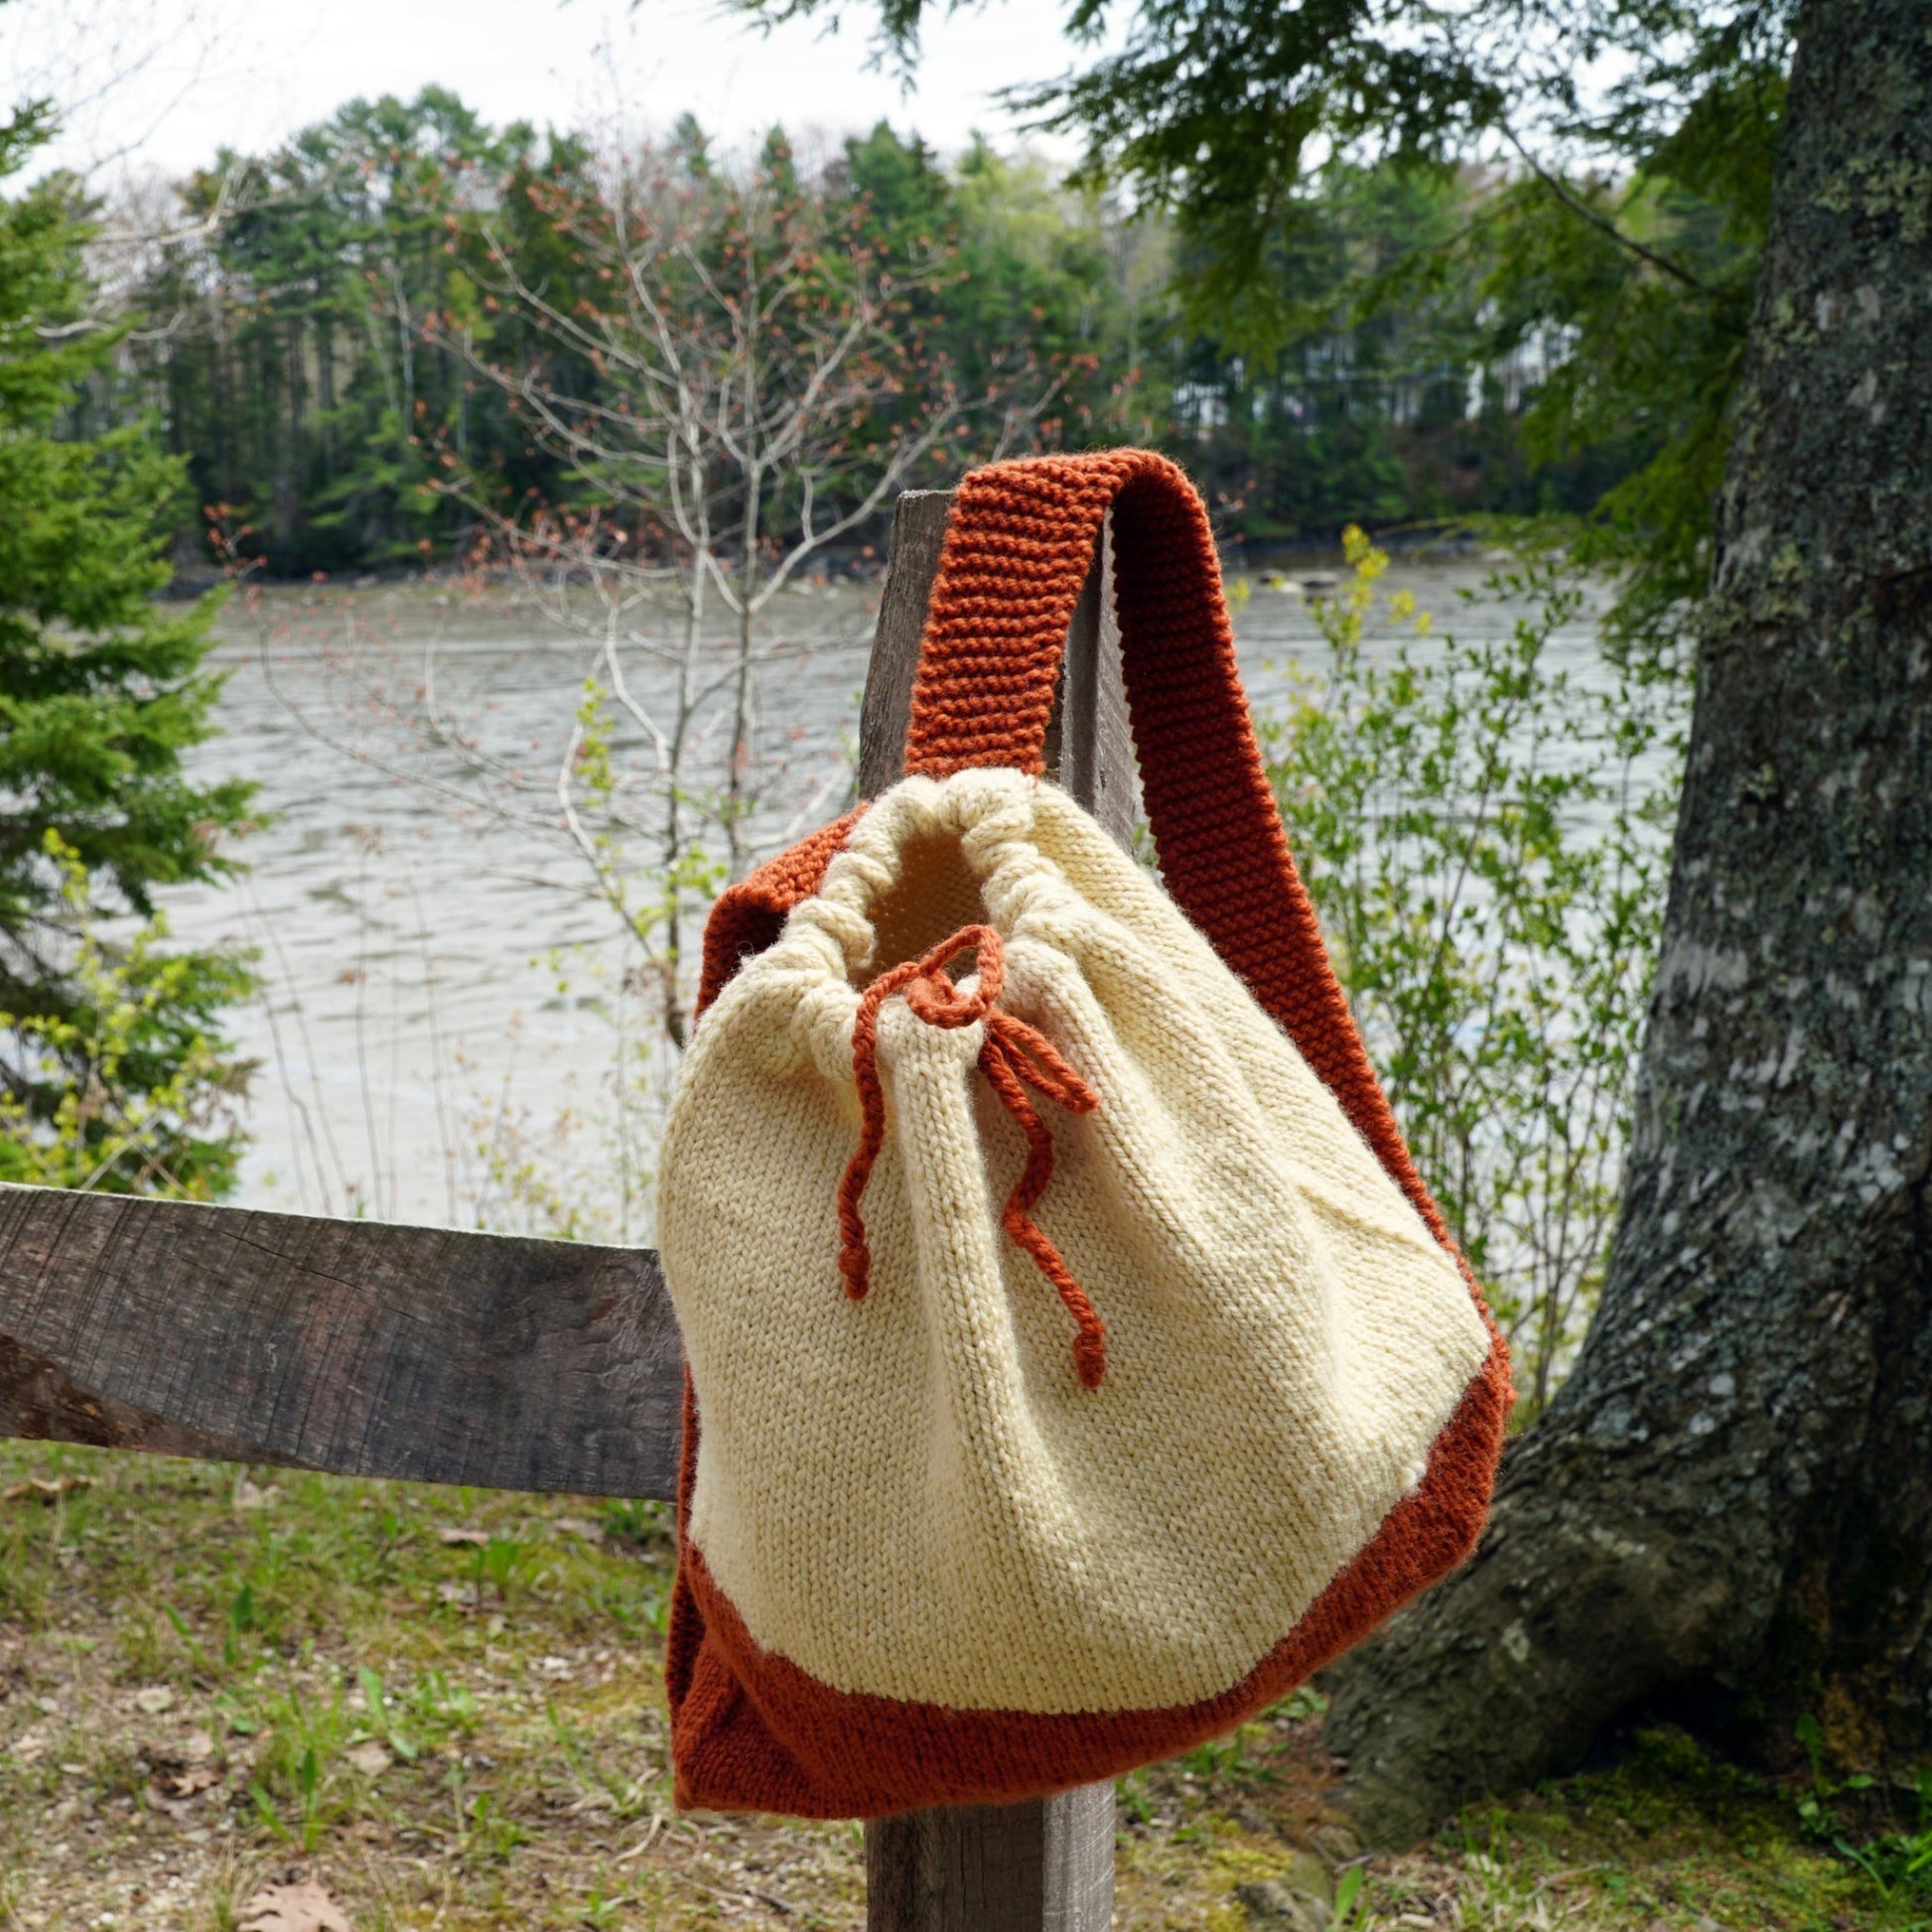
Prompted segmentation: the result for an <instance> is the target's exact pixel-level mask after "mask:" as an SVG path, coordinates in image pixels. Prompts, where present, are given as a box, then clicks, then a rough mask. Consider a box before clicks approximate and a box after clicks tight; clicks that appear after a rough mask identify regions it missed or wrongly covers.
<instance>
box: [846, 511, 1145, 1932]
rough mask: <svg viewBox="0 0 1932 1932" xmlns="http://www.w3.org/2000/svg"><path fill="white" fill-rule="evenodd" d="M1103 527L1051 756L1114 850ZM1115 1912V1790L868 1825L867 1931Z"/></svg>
mask: <svg viewBox="0 0 1932 1932" xmlns="http://www.w3.org/2000/svg"><path fill="white" fill-rule="evenodd" d="M951 509H952V492H951V491H950V490H908V491H906V493H905V494H904V495H902V496H901V497H900V498H899V499H898V507H897V511H896V512H895V514H894V517H893V547H892V551H891V561H890V565H889V569H888V574H887V578H886V586H885V590H884V592H883V594H882V596H881V598H880V606H879V631H878V635H877V637H876V638H875V640H874V642H873V647H872V663H871V665H870V667H869V669H868V671H867V675H866V697H865V707H864V711H863V714H862V718H861V723H860V733H859V789H860V793H861V795H862V796H863V797H867V798H874V797H877V796H878V795H879V793H880V792H882V791H884V790H885V789H886V787H887V786H888V785H890V784H891V783H892V782H893V780H894V779H895V778H897V776H898V774H899V769H900V765H901V762H902V760H903V757H904V751H905V733H906V726H907V722H908V718H907V714H908V711H909V707H910V704H911V698H912V679H913V674H914V672H915V671H916V669H917V667H918V658H919V633H920V631H921V629H922V628H923V627H924V623H925V610H926V603H927V601H928V599H929V598H930V596H931V592H932V582H933V579H934V577H935V576H936V575H937V574H938V569H939V552H940V549H941V546H942V545H943V543H944V541H945V535H946V518H947V516H948V514H949V513H950V512H951ZM1110 548H1111V542H1110V536H1109V534H1108V533H1107V532H1106V531H1105V530H1103V533H1102V536H1101V541H1100V545H1099V548H1098V550H1097V551H1096V553H1095V556H1094V561H1093V568H1092V569H1091V570H1090V571H1089V572H1088V574H1087V582H1086V588H1085V589H1084V590H1083V591H1082V592H1081V595H1080V602H1079V606H1078V608H1077V609H1076V610H1075V612H1074V615H1073V623H1072V625H1071V627H1070V629H1069V630H1068V633H1067V649H1066V658H1065V662H1064V665H1063V667H1062V671H1061V676H1060V690H1059V696H1058V699H1057V700H1056V702H1055V705H1054V713H1053V719H1052V723H1051V724H1050V725H1049V726H1048V728H1047V736H1046V761H1047V770H1048V773H1049V775H1051V776H1053V777H1055V778H1057V779H1058V780H1059V782H1060V783H1062V784H1063V785H1064V786H1065V787H1066V789H1067V790H1068V791H1070V792H1071V793H1072V794H1073V796H1074V797H1075V798H1077V799H1078V800H1079V801H1080V803H1081V804H1083V805H1085V806H1086V807H1087V808H1088V810H1089V811H1091V812H1093V814H1094V815H1095V817H1097V818H1098V819H1099V820H1100V822H1101V824H1103V825H1104V826H1105V827H1106V828H1107V830H1108V831H1109V832H1111V833H1112V834H1113V835H1114V837H1115V838H1116V839H1118V840H1119V841H1120V842H1121V843H1122V844H1123V845H1129V844H1131V843H1132V841H1133V836H1134V826H1135V823H1136V820H1137V819H1138V817H1139V811H1140V798H1139V787H1138V782H1137V776H1136V771H1135V764H1134V741H1133V735H1132V732H1131V730H1130V729H1129V725H1128V718H1127V694H1126V689H1125V687H1124V685H1123V684H1122V681H1121V669H1120V637H1119V632H1118V630H1117V629H1116V627H1115V625H1114V623H1113V613H1112V609H1111V600H1110V598H1109V597H1108V594H1107V580H1108V578H1109V577H1110V576H1111V572H1110V571H1109V570H1108V568H1107V564H1108V562H1109V553H1110ZM1113 1915H1114V1787H1113V1785H1112V1783H1111V1782H1109V1783H1106V1784H1089V1785H1083V1786H1082V1787H1080V1788H1079V1789H1078V1790H1075V1791H1063V1792H1061V1793H1060V1794H1059V1795H1058V1796H1057V1797H1053V1798H1043V1799H1042V1798H1035V1799H1032V1800H1030V1801H1028V1802H1027V1803H1025V1804H1019V1805H971V1806H948V1807H945V1808H943V1809H939V1810H933V1811H913V1812H903V1813H901V1814H900V1815H899V1816H897V1817H896V1818H880V1819H875V1820H873V1821H872V1822H871V1823H870V1824H868V1825H867V1827H866V1925H867V1932H1105V1928H1106V1927H1108V1926H1110V1925H1111V1924H1112V1923H1113Z"/></svg>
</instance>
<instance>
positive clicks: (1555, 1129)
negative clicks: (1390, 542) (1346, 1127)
mask: <svg viewBox="0 0 1932 1932" xmlns="http://www.w3.org/2000/svg"><path fill="white" fill-rule="evenodd" d="M1346 542H1347V553H1348V557H1349V561H1350V563H1351V564H1352V565H1353V566H1354V575H1353V577H1352V579H1351V580H1350V582H1349V583H1348V585H1347V586H1346V588H1345V589H1344V590H1343V592H1342V593H1341V594H1340V595H1339V596H1338V597H1336V598H1334V599H1332V600H1328V601H1324V602H1323V603H1321V604H1320V605H1319V606H1318V607H1317V609H1316V617H1317V621H1318V622H1319V624H1320V627H1321V630H1322V634H1323V636H1324V638H1325V640H1326V643H1327V646H1328V656H1327V661H1326V663H1325V665H1324V666H1323V667H1322V670H1321V674H1320V676H1319V678H1318V679H1317V680H1312V681H1311V682H1309V683H1308V684H1307V685H1306V686H1305V687H1304V689H1303V693H1302V696H1301V698H1300V700H1299V702H1298V703H1296V704H1295V705H1294V707H1293V708H1292V709H1291V710H1290V711H1289V712H1288V714H1287V715H1286V716H1285V717H1280V718H1276V719H1272V720H1265V721H1264V723H1263V738H1264V744H1265V749H1266V752H1267V756H1268V760H1269V773H1270V777H1271V780H1272V782H1273V784H1274V787H1275V793H1276V797H1277V799H1278V800H1279V802H1280V804H1281V808H1282V815H1283V818H1284V820H1285V821H1286V823H1287V826H1288V831H1289V838H1290V843H1291V844H1292V845H1293V846H1294V848H1295V851H1296V853H1297V856H1298V858H1299V859H1300V861H1301V862H1302V866H1303V870H1304V874H1305V876H1306V878H1307V881H1308V886H1309V891H1310V893H1311V897H1313V899H1314V902H1315V906H1316V908H1317V910H1318V911H1319V914H1320V916H1321V920H1322V924H1323V927H1324V930H1325V932H1326V934H1327V936H1328V940H1329V944H1330V947H1331V950H1332V952H1333V955H1334V959H1335V966H1336V971H1337V973H1338V974H1339V976H1340V978H1341V982H1342V985H1343V987H1344V989H1345V990H1346V992H1347V994H1348V998H1349V1002H1350V1005H1351V1007H1352V1008H1353V1010H1354V1013H1355V1016H1356V1019H1357V1022H1358V1023H1359V1025H1360V1026H1361V1029H1362V1032H1363V1035H1364V1037H1365V1039H1366V1041H1367V1044H1368V1049H1369V1053H1370V1056H1371V1058H1372V1059H1373V1060H1374V1062H1375V1064H1376V1067H1377V1069H1378V1071H1379V1072H1380V1074H1381V1076H1382V1079H1383V1081H1384V1084H1385V1086H1386V1088H1387V1091H1388V1094H1389V1099H1390V1103H1391V1105H1392V1106H1393V1107H1394V1109H1395V1113H1396V1117H1397V1119H1398V1121H1399V1122H1400V1123H1401V1126H1402V1130H1403V1133H1404V1136H1405V1137H1406V1139H1407V1140H1408V1143H1409V1146H1410V1148H1411V1149H1412V1150H1413V1152H1414V1154H1415V1157H1416V1162H1417V1165H1418V1167H1419V1168H1420V1170H1421V1172H1422V1174H1423V1177H1424V1179H1425V1180H1426V1181H1427V1182H1428V1184H1429V1186H1430V1188H1431V1189H1432V1191H1433V1192H1434V1193H1435V1195H1436V1197H1437V1199H1438V1200H1439V1201H1440V1202H1441V1204H1442V1207H1443V1210H1444V1212H1445V1214H1446V1215H1447V1216H1448V1219H1449V1225H1450V1227H1451V1229H1452V1230H1453V1231H1454V1232H1455V1234H1456V1237H1457V1239H1458V1240H1459V1241H1460V1242H1461V1244H1462V1247H1463V1251H1464V1252H1465V1253H1466V1254H1467V1256H1468V1258H1469V1261H1470V1264H1471V1266H1472V1267H1473V1268H1474V1269H1475V1271H1476V1273H1477V1275H1478V1276H1479V1277H1480V1278H1481V1279H1482V1281H1483V1283H1484V1285H1485V1287H1486V1289H1487V1291H1488V1293H1489V1296H1490V1299H1491V1303H1492V1306H1493V1307H1494V1309H1495V1311H1496V1313H1497V1316H1498V1318H1499V1319H1500V1320H1501V1322H1502V1323H1503V1325H1504V1327H1505V1329H1506V1330H1507V1331H1508V1332H1509V1334H1510V1337H1511V1340H1512V1344H1513V1346H1514V1348H1515V1350H1516V1355H1517V1365H1518V1377H1519V1385H1520V1387H1521V1389H1522V1393H1523V1395H1524V1397H1525V1399H1526V1401H1527V1402H1528V1404H1529V1405H1530V1406H1531V1407H1532V1408H1541V1407H1542V1406H1543V1404H1544V1403H1546V1402H1547V1401H1548V1399H1549V1396H1550V1394H1551V1393H1552V1391H1553V1389H1554V1387H1555V1384H1556V1381H1557V1379H1558V1378H1559V1376H1560V1374H1561V1371H1562V1368H1563V1366H1564V1364H1565V1362H1566V1361H1567V1358H1568V1356H1569V1353H1570V1351H1571V1350H1572V1349H1573V1347H1574V1346H1575V1343H1576V1341H1577V1339H1578V1337H1579V1336H1580V1334H1581V1331H1582V1325H1583V1322H1584V1321H1585V1319H1586V1318H1587V1314H1588V1311H1589V1309H1590V1307H1591V1305H1592V1303H1593V1300H1594V1296H1595V1291H1596V1287H1597V1284H1598V1282H1599V1281H1600V1279H1601V1274H1602V1269H1603V1265H1604V1261H1605V1259H1606V1253H1607V1247H1608V1241H1609V1236H1610V1232H1611V1227H1612V1219H1613V1215H1614V1210H1615V1205H1616V1193H1617V1185H1618V1180H1619V1177H1620V1162H1621V1155H1622V1147H1623V1139H1624V1132H1625V1126H1626V1119H1627V1114H1628V1110H1629V1104H1630V1097H1631V1091H1632V1084H1633V1081H1634V1077H1635V1072H1636V1059H1637V1051H1638V1046H1639V1043H1640V1038H1641V1032H1642V1026H1643V1021H1644V1015H1645V1012H1646V1008H1647V1005H1648V999H1649V988H1650V979H1651V972H1652V968H1653V965H1654V961H1655V954H1656V945H1657V934H1658V928H1659V923H1660V920H1661V915H1662V909H1663V904H1662V901H1663V894H1662V884H1663V866H1664V855H1665V844H1666V835H1667V832H1668V827H1669V822H1670V817H1671V815H1672V814H1673V812H1674V808H1675V798H1676V779H1675V759H1674V756H1673V751H1672V747H1673V735H1674V729H1675V727H1676V724H1677V721H1678V702H1679V697H1680V689H1681V688H1680V687H1677V686H1674V685H1671V684H1668V683H1664V682H1662V681H1646V680H1644V679H1642V678H1640V677H1639V676H1638V675H1636V674H1635V673H1634V672H1632V671H1630V670H1628V669H1625V670H1623V671H1621V672H1618V673H1615V674H1613V675H1610V676H1607V677H1603V678H1599V679H1594V680H1591V679H1586V678H1584V677H1580V676H1578V675H1576V674H1574V673H1573V672H1571V671H1569V670H1566V669H1562V668H1559V667H1558V666H1557V665H1555V664H1554V663H1553V662H1552V648H1551V646H1552V640H1553V637H1554V635H1555V633H1556V632H1558V631H1559V630H1560V629H1561V628H1562V627H1563V626H1564V625H1566V624H1569V623H1571V622H1573V621H1575V620H1576V619H1577V617H1578V615H1579V606H1580V598H1579V594H1578V593H1577V592H1576V591H1575V590H1574V589H1570V588H1567V587H1566V582H1565V579H1564V578H1563V576H1562V575H1561V574H1560V569H1559V567H1558V565H1557V564H1555V563H1554V562H1553V561H1551V560H1550V559H1548V558H1534V557H1533V558H1530V559H1528V560H1526V561H1523V562H1520V563H1519V564H1517V565H1516V566H1515V567H1513V568H1508V569H1502V570H1498V571H1497V572H1495V573H1494V574H1493V575H1492V577H1491V579H1490V582H1489V586H1488V591H1489V594H1490V595H1492V596H1496V597H1506V598H1509V599H1511V600H1514V601H1520V602H1526V603H1529V604H1531V606H1532V607H1533V611H1534V615H1533V616H1530V617H1525V618H1522V619H1519V620H1518V621H1517V622H1516V623H1515V625H1514V626H1513V629H1512V630H1511V632H1510V633H1509V634H1508V635H1507V636H1505V637H1490V638H1479V639H1478V640H1476V641H1474V642H1470V643H1462V642H1460V641H1458V640H1457V639H1456V638H1455V637H1453V636H1444V637H1440V638H1439V637H1437V636H1436V634H1435V632H1434V630H1433V626H1432V625H1431V623H1430V619H1429V615H1428V614H1427V613H1419V612H1418V611H1417V610H1416V608H1415V603H1414V600H1413V598H1412V597H1411V596H1410V595H1409V594H1408V593H1406V592H1397V593H1395V594H1394V595H1393V596H1387V595H1385V594H1384V593H1383V592H1382V591H1381V590H1380V589H1379V580H1380V579H1381V577H1382V575H1383V573H1384V571H1385V569H1386V567H1387V563H1388V559H1387V557H1386V555H1385V554H1384V553H1383V552H1381V551H1378V550H1376V549H1375V548H1374V547H1373V546H1372V545H1370V544H1369V543H1368V541H1367V540H1366V539H1365V538H1364V537H1363V536H1362V534H1361V533H1360V531H1358V530H1350V531H1349V532H1348V534H1347V539H1346Z"/></svg>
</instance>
